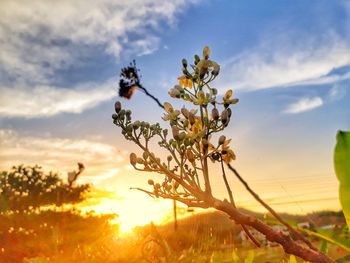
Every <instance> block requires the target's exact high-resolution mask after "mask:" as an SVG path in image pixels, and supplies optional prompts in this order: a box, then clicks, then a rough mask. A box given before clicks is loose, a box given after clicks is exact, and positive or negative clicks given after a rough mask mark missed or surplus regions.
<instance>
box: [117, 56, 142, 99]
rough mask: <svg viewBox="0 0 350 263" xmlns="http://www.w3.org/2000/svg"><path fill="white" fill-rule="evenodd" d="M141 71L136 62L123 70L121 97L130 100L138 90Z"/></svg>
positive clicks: (120, 84)
mask: <svg viewBox="0 0 350 263" xmlns="http://www.w3.org/2000/svg"><path fill="white" fill-rule="evenodd" d="M138 72H139V70H138V69H137V68H136V62H135V60H134V61H133V62H132V63H130V65H129V66H128V67H125V68H122V71H121V73H120V80H119V96H120V97H123V98H126V99H130V98H131V97H132V95H133V94H134V91H135V89H136V88H138V87H140V86H141V85H140V76H139V75H138Z"/></svg>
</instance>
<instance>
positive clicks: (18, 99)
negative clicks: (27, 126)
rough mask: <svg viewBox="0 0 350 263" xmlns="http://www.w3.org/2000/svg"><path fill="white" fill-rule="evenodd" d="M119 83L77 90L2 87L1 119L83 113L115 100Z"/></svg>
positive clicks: (78, 88) (89, 85)
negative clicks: (102, 103) (115, 87)
mask: <svg viewBox="0 0 350 263" xmlns="http://www.w3.org/2000/svg"><path fill="white" fill-rule="evenodd" d="M113 86H115V83H113V81H112V80H111V81H107V82H106V83H104V84H101V85H97V84H85V85H83V86H79V87H77V88H74V89H66V88H59V87H51V86H37V87H34V88H32V89H28V88H27V87H15V88H8V87H0V91H1V97H0V117H1V116H3V117H25V118H34V117H49V116H53V115H55V114H58V113H63V112H65V113H81V112H82V111H84V110H86V109H90V108H93V107H95V106H97V105H98V104H100V103H101V102H103V101H106V100H109V99H111V98H112V97H113V96H114V95H115V93H116V91H115V89H114V87H113Z"/></svg>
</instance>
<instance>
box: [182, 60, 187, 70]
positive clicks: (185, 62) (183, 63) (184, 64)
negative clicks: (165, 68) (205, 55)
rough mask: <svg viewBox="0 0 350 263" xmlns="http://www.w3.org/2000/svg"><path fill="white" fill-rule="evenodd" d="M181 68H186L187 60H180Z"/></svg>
mask: <svg viewBox="0 0 350 263" xmlns="http://www.w3.org/2000/svg"><path fill="white" fill-rule="evenodd" d="M182 66H184V68H187V60H186V59H184V58H183V59H182Z"/></svg>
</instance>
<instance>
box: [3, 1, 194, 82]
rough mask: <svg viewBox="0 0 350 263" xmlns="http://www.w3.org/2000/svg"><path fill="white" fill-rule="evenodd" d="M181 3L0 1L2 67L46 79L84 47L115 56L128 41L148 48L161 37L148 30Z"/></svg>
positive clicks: (141, 50)
mask: <svg viewBox="0 0 350 263" xmlns="http://www.w3.org/2000/svg"><path fill="white" fill-rule="evenodd" d="M191 2H194V1H191ZM185 5H187V3H186V1H184V0H175V1H156V0H129V1H110V0H101V1H94V0H76V1H70V0H62V1H42V0H33V1H30V2H23V1H19V0H5V1H1V3H0V39H1V41H0V64H1V65H2V70H3V71H5V72H6V73H7V74H11V76H14V77H16V78H29V79H33V78H36V79H37V80H41V81H45V80H46V78H47V77H48V76H50V75H51V74H52V73H53V71H54V70H56V69H58V68H62V67H67V66H69V65H70V64H71V63H72V62H73V61H74V59H76V58H77V57H79V56H83V55H84V56H86V55H87V54H86V52H85V53H84V51H86V48H87V47H96V46H98V45H102V46H104V47H105V50H106V52H109V53H110V54H112V55H114V56H115V57H116V58H119V56H120V54H121V52H122V50H123V52H125V51H126V50H127V47H130V48H131V49H133V52H135V53H137V54H149V53H151V52H153V51H155V50H156V49H157V48H158V42H159V39H158V37H157V36H156V34H155V33H152V31H155V30H157V29H158V28H160V27H161V26H160V25H161V23H163V22H165V23H167V24H170V25H171V24H173V23H174V20H175V15H176V14H177V13H178V12H179V11H180V10H183V9H184V7H185ZM129 33H132V34H133V39H131V38H130V37H129ZM89 52H91V50H89Z"/></svg>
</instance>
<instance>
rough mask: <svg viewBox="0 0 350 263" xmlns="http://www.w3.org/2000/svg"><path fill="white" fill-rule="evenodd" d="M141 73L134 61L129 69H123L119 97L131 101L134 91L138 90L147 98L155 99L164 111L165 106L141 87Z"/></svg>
mask: <svg viewBox="0 0 350 263" xmlns="http://www.w3.org/2000/svg"><path fill="white" fill-rule="evenodd" d="M139 71H140V70H139V69H137V68H136V62H135V60H133V62H132V63H130V65H129V66H128V67H125V68H122V71H121V73H120V80H119V96H120V97H122V98H125V99H130V98H131V97H132V95H133V94H134V91H135V90H136V89H138V90H141V91H142V92H144V93H145V94H146V96H148V97H150V98H151V99H153V100H154V101H155V102H156V103H157V104H158V106H159V107H161V108H162V109H164V106H163V104H162V103H161V102H160V101H159V100H158V99H157V98H156V97H155V96H153V95H152V94H151V93H149V92H148V91H147V89H146V88H145V87H143V86H142V85H141V81H140V80H141V76H140V75H139Z"/></svg>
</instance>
